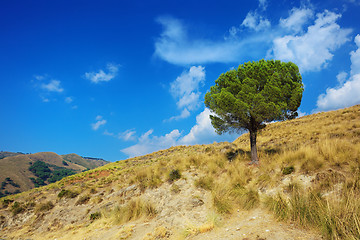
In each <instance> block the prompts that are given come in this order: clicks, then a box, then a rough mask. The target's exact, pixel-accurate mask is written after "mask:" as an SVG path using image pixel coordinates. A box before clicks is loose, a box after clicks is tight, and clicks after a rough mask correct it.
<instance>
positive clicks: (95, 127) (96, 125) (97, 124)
mask: <svg viewBox="0 0 360 240" xmlns="http://www.w3.org/2000/svg"><path fill="white" fill-rule="evenodd" d="M95 120H96V122H95V123H92V124H91V128H92V130H94V131H96V130H98V129H99V128H100V127H101V126H103V125H105V124H106V122H107V121H106V120H105V119H103V117H102V116H100V115H98V116H96V118H95Z"/></svg>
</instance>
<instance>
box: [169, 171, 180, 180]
mask: <svg viewBox="0 0 360 240" xmlns="http://www.w3.org/2000/svg"><path fill="white" fill-rule="evenodd" d="M180 178H181V174H180V171H179V170H178V169H175V170H171V172H170V174H169V181H170V182H173V181H175V180H178V179H180Z"/></svg>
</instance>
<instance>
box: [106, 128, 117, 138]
mask: <svg viewBox="0 0 360 240" xmlns="http://www.w3.org/2000/svg"><path fill="white" fill-rule="evenodd" d="M103 134H104V135H106V136H112V137H113V136H114V135H115V134H114V133H112V132H109V131H108V130H107V129H105V131H104V133H103Z"/></svg>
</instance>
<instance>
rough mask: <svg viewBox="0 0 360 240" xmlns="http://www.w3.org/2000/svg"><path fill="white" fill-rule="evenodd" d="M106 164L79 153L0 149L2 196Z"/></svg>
mask: <svg viewBox="0 0 360 240" xmlns="http://www.w3.org/2000/svg"><path fill="white" fill-rule="evenodd" d="M107 163H109V162H107V161H105V160H94V159H85V158H82V157H80V156H79V155H77V154H67V155H62V156H60V155H58V154H56V153H52V152H40V153H34V154H24V153H19V152H18V153H14V152H0V182H1V183H0V184H1V185H0V197H3V196H6V195H10V194H14V193H19V192H23V191H27V190H29V189H31V188H34V187H39V186H43V185H46V184H49V183H51V182H56V181H58V180H60V179H62V178H63V177H66V176H69V175H73V174H75V173H79V172H82V171H86V170H89V169H93V168H97V167H100V166H103V165H105V164H107Z"/></svg>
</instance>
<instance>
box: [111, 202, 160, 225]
mask: <svg viewBox="0 0 360 240" xmlns="http://www.w3.org/2000/svg"><path fill="white" fill-rule="evenodd" d="M111 215H112V217H113V218H114V221H115V223H116V224H122V223H126V222H129V221H132V220H136V219H139V218H142V217H144V218H152V217H154V216H155V215H156V209H155V207H154V206H153V204H151V203H150V202H147V201H144V200H142V199H141V198H136V199H131V200H130V201H129V202H128V203H127V204H125V205H124V206H117V207H115V208H114V209H113V211H112V213H111Z"/></svg>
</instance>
